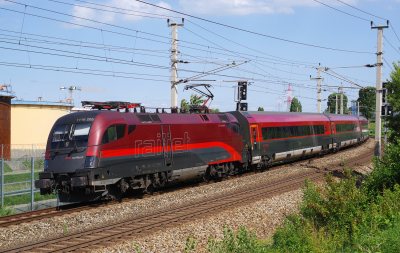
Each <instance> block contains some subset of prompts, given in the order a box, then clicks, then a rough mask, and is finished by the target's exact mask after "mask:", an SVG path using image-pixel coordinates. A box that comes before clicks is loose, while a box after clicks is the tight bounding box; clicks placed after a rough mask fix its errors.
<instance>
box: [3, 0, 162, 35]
mask: <svg viewBox="0 0 400 253" xmlns="http://www.w3.org/2000/svg"><path fill="white" fill-rule="evenodd" d="M4 1H7V2H10V3H15V4H19V5H24V6H29V7H31V8H34V9H38V10H42V11H47V12H52V13H56V14H59V15H63V16H68V17H72V18H79V19H83V20H86V21H90V22H94V23H98V24H102V25H108V26H112V27H115V28H120V29H124V30H129V31H133V32H141V33H143V34H147V35H151V36H155V37H159V38H164V39H169V38H168V37H166V36H162V35H158V34H154V33H148V32H143V31H138V30H135V29H131V28H127V27H123V26H118V25H113V24H109V23H106V22H101V21H96V20H93V19H88V18H82V17H78V16H75V15H70V14H66V13H62V12H58V11H53V10H49V9H44V8H41V7H37V6H33V5H29V4H23V3H19V2H15V1H11V0H4ZM64 4H67V3H64ZM68 5H73V4H68ZM2 9H6V8H2ZM6 10H10V9H6ZM15 12H17V11H15ZM64 22H66V21H64ZM67 23H70V22H67ZM71 24H74V23H71ZM74 25H79V24H74ZM80 26H83V27H87V26H84V25H80ZM90 28H93V29H97V30H103V31H106V30H104V29H100V28H94V27H90Z"/></svg>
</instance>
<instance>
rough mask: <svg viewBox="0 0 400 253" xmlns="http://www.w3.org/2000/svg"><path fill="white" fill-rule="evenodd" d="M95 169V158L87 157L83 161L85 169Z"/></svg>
mask: <svg viewBox="0 0 400 253" xmlns="http://www.w3.org/2000/svg"><path fill="white" fill-rule="evenodd" d="M95 167H96V156H87V157H86V160H85V168H95Z"/></svg>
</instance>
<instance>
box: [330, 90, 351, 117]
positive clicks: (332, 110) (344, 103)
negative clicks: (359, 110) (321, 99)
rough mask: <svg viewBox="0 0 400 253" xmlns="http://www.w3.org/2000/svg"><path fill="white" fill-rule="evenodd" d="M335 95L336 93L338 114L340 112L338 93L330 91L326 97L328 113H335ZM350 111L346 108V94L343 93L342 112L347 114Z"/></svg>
mask: <svg viewBox="0 0 400 253" xmlns="http://www.w3.org/2000/svg"><path fill="white" fill-rule="evenodd" d="M336 95H337V98H338V99H337V102H338V114H340V96H341V94H340V93H332V94H331V95H329V97H328V102H327V106H328V108H330V109H329V113H335V108H336ZM350 112H351V111H350V110H349V109H348V108H347V96H346V95H345V94H343V114H349V113H350Z"/></svg>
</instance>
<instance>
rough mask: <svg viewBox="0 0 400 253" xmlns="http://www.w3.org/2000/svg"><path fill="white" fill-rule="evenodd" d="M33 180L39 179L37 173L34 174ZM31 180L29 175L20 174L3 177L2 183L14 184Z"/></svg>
mask: <svg viewBox="0 0 400 253" xmlns="http://www.w3.org/2000/svg"><path fill="white" fill-rule="evenodd" d="M34 179H35V180H36V179H39V172H35V174H34ZM29 180H31V173H30V172H29V173H22V174H13V175H4V183H5V184H7V183H14V182H21V181H29Z"/></svg>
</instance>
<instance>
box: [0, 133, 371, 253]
mask: <svg viewBox="0 0 400 253" xmlns="http://www.w3.org/2000/svg"><path fill="white" fill-rule="evenodd" d="M373 144H374V143H373V140H371V139H370V140H368V142H367V143H366V144H365V145H363V146H360V147H357V148H354V149H350V150H348V151H345V152H343V153H338V154H335V155H332V156H327V157H326V158H322V159H319V160H318V162H312V163H311V166H310V167H308V166H304V164H306V163H307V162H304V164H303V166H301V165H295V166H285V167H284V168H279V169H276V170H270V171H266V172H263V173H258V174H255V175H250V176H246V177H240V178H236V179H234V180H227V181H222V182H219V183H216V184H209V185H203V186H199V187H195V188H191V189H182V190H178V191H174V192H170V193H165V194H162V195H157V196H153V197H151V198H146V199H140V200H132V201H129V202H125V203H121V204H115V205H112V206H107V207H100V208H96V209H92V210H88V211H82V212H77V213H71V214H66V215H63V216H58V217H52V218H49V219H42V220H40V221H34V222H30V223H23V224H19V225H15V226H10V227H6V228H0V249H4V248H10V247H13V246H18V245H21V244H25V243H29V242H34V241H39V240H43V239H48V238H52V237H57V236H61V235H63V234H64V227H65V226H66V227H67V231H68V233H74V232H78V231H84V230H87V229H91V228H96V227H101V226H103V225H104V224H108V223H114V222H117V221H122V220H125V219H133V218H135V217H137V216H141V215H146V214H152V213H155V212H160V211H162V210H167V209H170V208H176V207H178V206H180V205H186V204H189V203H193V202H196V201H199V200H203V199H207V198H209V197H210V196H213V197H214V196H222V195H225V194H227V193H230V192H234V191H237V190H239V189H243V188H249V187H255V186H257V185H261V184H263V185H264V184H268V183H271V182H275V181H276V180H279V179H282V178H285V177H288V176H294V175H296V174H300V173H304V172H305V171H308V170H314V168H313V167H312V166H318V167H320V166H327V165H329V164H332V163H339V162H340V161H341V158H342V157H343V158H344V159H349V158H352V157H356V156H358V155H360V154H362V153H364V152H366V151H367V150H371V148H373Z"/></svg>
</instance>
